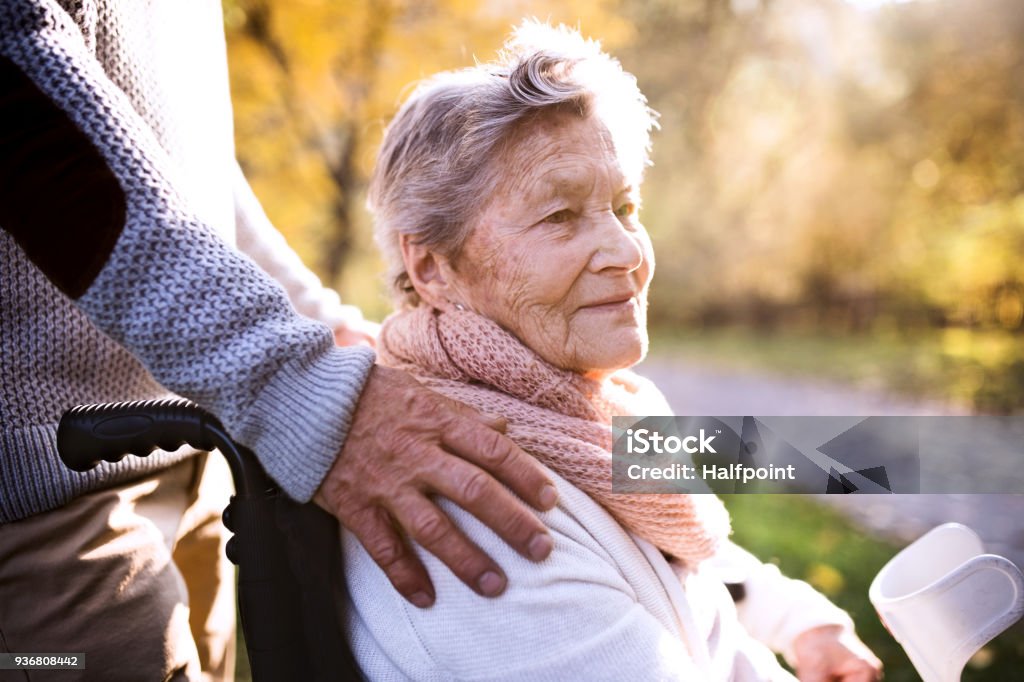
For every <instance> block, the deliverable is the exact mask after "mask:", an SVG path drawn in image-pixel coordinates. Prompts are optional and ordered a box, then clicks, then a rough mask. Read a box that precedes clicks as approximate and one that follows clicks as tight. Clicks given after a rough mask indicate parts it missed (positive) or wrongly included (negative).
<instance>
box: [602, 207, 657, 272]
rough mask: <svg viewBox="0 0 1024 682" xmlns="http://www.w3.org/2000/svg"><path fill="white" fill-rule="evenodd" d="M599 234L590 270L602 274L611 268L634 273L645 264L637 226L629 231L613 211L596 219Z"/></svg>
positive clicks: (604, 213)
mask: <svg viewBox="0 0 1024 682" xmlns="http://www.w3.org/2000/svg"><path fill="white" fill-rule="evenodd" d="M595 220H596V221H597V223H598V224H597V225H596V227H597V230H596V232H597V234H596V241H595V246H596V247H597V248H596V249H595V250H594V253H593V255H592V256H591V258H590V269H591V270H593V271H594V272H601V271H602V270H606V269H609V268H613V269H616V270H625V271H626V272H633V271H634V270H636V269H638V268H639V267H640V266H641V265H643V262H644V251H643V249H642V248H641V246H640V235H639V232H638V230H642V229H643V228H642V227H639V226H635V227H633V228H629V229H627V228H626V226H625V225H623V224H622V221H621V220H620V219H619V218H618V216H616V215H615V213H613V212H612V211H610V210H609V211H604V212H602V213H601V215H600V216H597V217H595Z"/></svg>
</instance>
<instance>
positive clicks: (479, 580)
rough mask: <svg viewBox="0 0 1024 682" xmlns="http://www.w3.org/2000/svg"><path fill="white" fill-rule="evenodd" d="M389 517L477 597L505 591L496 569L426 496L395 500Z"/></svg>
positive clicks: (494, 595)
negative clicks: (392, 516)
mask: <svg viewBox="0 0 1024 682" xmlns="http://www.w3.org/2000/svg"><path fill="white" fill-rule="evenodd" d="M392 514H393V515H394V517H395V520H396V521H398V523H399V524H400V525H401V527H402V529H403V530H404V531H405V532H406V533H407V534H408V535H409V537H411V538H412V539H413V540H415V541H416V542H418V543H419V544H420V545H422V546H423V548H424V549H426V550H427V551H428V552H430V553H431V554H433V555H434V556H436V557H437V558H438V559H440V560H441V562H442V563H443V564H444V565H445V566H447V567H448V568H449V569H451V571H452V573H454V574H455V575H456V577H458V579H459V580H461V581H462V582H464V583H465V584H466V585H467V586H468V587H469V588H470V589H472V590H473V591H475V592H476V593H477V594H480V595H483V596H485V597H496V596H498V595H499V594H501V593H502V592H503V591H504V590H505V585H506V583H507V580H506V578H505V575H504V573H503V572H502V570H501V569H500V568H499V567H498V565H497V564H496V563H494V561H492V560H491V558H490V557H489V556H487V554H485V553H484V552H483V550H481V549H480V548H479V547H477V546H476V545H475V544H473V543H472V542H471V541H470V540H469V539H468V538H467V537H466V536H465V535H463V533H462V531H460V530H459V529H458V528H457V527H456V526H455V524H454V523H452V520H451V519H450V518H448V515H447V514H445V513H444V511H442V510H441V509H440V508H439V507H438V506H437V505H436V504H434V503H433V502H432V501H431V500H429V499H428V498H427V497H426V496H425V495H422V494H419V493H407V494H405V495H403V496H402V497H400V498H398V499H396V500H394V501H393V506H392Z"/></svg>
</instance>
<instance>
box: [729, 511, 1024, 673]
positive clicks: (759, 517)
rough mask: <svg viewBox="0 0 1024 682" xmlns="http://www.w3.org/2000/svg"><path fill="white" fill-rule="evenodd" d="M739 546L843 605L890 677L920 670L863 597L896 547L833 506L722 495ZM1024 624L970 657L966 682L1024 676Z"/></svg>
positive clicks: (1018, 625) (866, 597) (866, 596)
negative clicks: (879, 538) (848, 518)
mask: <svg viewBox="0 0 1024 682" xmlns="http://www.w3.org/2000/svg"><path fill="white" fill-rule="evenodd" d="M722 499H723V500H724V501H725V503H726V506H727V507H728V508H729V511H730V513H731V515H732V520H733V528H734V534H733V538H734V539H735V540H736V542H737V543H738V544H740V545H741V546H743V547H745V548H747V549H748V550H750V551H751V552H753V553H754V554H756V555H757V556H758V557H759V558H761V559H762V560H764V561H771V562H773V563H776V564H778V566H779V568H780V569H781V570H782V572H783V573H784V574H785V575H788V576H790V577H793V578H800V579H803V580H807V581H808V582H810V583H811V584H812V585H814V586H815V587H816V588H817V589H818V590H819V591H821V592H823V593H824V594H825V595H826V596H828V597H829V598H830V599H831V600H832V601H833V602H835V603H836V604H837V605H839V606H841V607H842V608H844V609H846V610H847V611H848V612H849V613H850V615H851V616H852V617H853V619H854V622H855V623H856V625H857V632H858V634H859V635H860V637H861V639H862V640H864V642H865V643H866V644H867V645H868V646H869V647H871V649H872V651H874V652H875V654H876V655H877V656H878V657H879V658H880V659H881V660H882V662H883V663H884V664H885V679H886V681H887V682H903V681H904V680H905V681H906V682H913V681H916V680H919V679H920V678H919V677H918V675H917V673H916V672H915V671H914V669H913V666H911V664H910V661H909V660H908V659H907V657H906V654H904V652H903V649H902V648H901V647H900V646H899V644H897V643H896V641H895V640H894V639H893V638H892V636H891V635H890V634H889V633H888V631H886V629H885V628H884V626H883V625H882V624H881V621H879V619H878V616H877V615H876V614H875V611H874V608H873V607H872V606H871V603H870V602H869V601H868V587H869V586H870V584H871V581H872V580H873V579H874V577H875V575H877V573H878V571H879V570H881V568H882V566H883V565H884V564H885V563H886V562H887V561H888V560H889V559H890V558H892V556H893V555H894V554H895V553H896V552H897V551H898V548H897V547H894V546H892V545H890V544H888V543H886V542H883V541H880V540H878V539H876V538H874V537H872V536H869V535H867V534H866V533H864V532H862V531H860V530H859V529H858V528H856V527H855V526H854V525H852V524H851V523H850V522H848V521H847V520H845V519H844V518H843V517H842V516H840V515H838V514H836V513H835V512H833V511H831V510H829V509H825V508H822V507H821V506H820V505H818V504H817V503H816V502H814V501H813V499H811V498H807V497H803V496H800V495H724V496H723V498H722ZM1022 670H1024V626H1022V624H1021V623H1018V624H1017V626H1015V628H1012V629H1011V630H1009V631H1007V632H1005V633H1003V634H1002V635H1001V636H1000V637H998V638H996V639H995V640H994V641H993V642H992V643H991V644H989V645H988V646H986V647H985V648H984V649H983V650H982V651H981V652H980V653H979V655H977V656H975V658H974V659H973V660H972V662H971V663H970V664H969V666H968V668H967V670H966V671H965V673H964V676H963V679H964V682H983V681H984V682H988V681H992V682H996V681H999V682H1005V681H1006V680H1019V679H1021V671H1022Z"/></svg>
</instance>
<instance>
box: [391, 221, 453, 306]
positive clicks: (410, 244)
mask: <svg viewBox="0 0 1024 682" xmlns="http://www.w3.org/2000/svg"><path fill="white" fill-rule="evenodd" d="M398 239H399V245H400V246H401V249H402V260H403V261H404V262H405V271H406V272H407V273H408V274H409V281H410V282H412V286H413V288H414V289H416V293H417V294H419V295H420V298H421V299H423V301H424V302H426V303H427V304H429V305H431V306H433V307H434V308H438V309H440V310H447V309H448V308H450V307H451V306H452V303H451V300H450V299H451V297H452V294H453V293H454V292H453V290H452V287H451V283H450V282H449V279H450V276H451V267H450V265H449V264H448V259H447V258H446V257H444V256H442V255H440V254H438V253H436V252H434V251H432V250H431V249H430V248H429V247H427V246H425V245H423V244H417V243H416V242H415V240H414V238H413V235H409V234H401V235H399V237H398Z"/></svg>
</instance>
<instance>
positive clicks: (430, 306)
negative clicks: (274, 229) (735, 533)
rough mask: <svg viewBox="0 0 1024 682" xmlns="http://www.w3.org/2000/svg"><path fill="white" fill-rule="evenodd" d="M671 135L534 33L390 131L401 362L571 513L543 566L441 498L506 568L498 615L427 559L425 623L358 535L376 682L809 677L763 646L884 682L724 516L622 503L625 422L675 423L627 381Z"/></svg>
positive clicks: (426, 90)
mask: <svg viewBox="0 0 1024 682" xmlns="http://www.w3.org/2000/svg"><path fill="white" fill-rule="evenodd" d="M652 126H653V118H652V112H651V111H650V110H649V109H648V108H647V106H646V103H645V100H644V98H643V96H642V95H641V94H640V92H639V91H638V89H637V87H636V84H635V81H634V79H633V78H632V77H631V76H629V75H628V74H626V73H624V72H623V70H622V69H621V67H620V66H619V64H618V63H617V62H616V61H614V60H612V59H611V58H610V57H608V56H607V55H605V54H603V53H602V52H601V51H600V49H599V46H598V45H597V44H595V43H592V42H588V41H584V40H583V39H582V38H581V37H580V36H579V35H578V34H576V33H574V32H571V31H568V30H566V29H553V28H550V27H547V26H544V25H539V24H534V23H527V24H524V25H523V26H522V27H521V28H520V29H519V30H518V31H517V32H516V34H515V35H514V36H513V38H512V39H511V40H510V42H509V43H508V44H507V45H506V49H505V51H504V52H503V53H502V54H501V56H500V58H499V60H498V61H497V62H496V63H493V64H481V65H478V66H476V67H473V68H470V69H466V70H462V71H457V72H451V73H442V74H439V75H437V76H435V77H434V78H432V79H430V80H428V81H426V82H425V83H423V84H422V85H421V86H420V87H419V88H418V89H417V90H416V91H415V92H414V93H413V94H412V96H411V97H410V98H409V100H408V101H407V102H406V103H405V105H404V106H403V107H402V109H401V111H399V113H398V115H397V116H396V117H395V119H394V121H393V122H392V124H391V126H390V127H389V129H388V131H387V134H386V136H385V140H384V144H383V148H382V149H381V152H380V156H379V159H378V165H377V169H376V174H375V177H374V180H373V185H372V189H371V208H372V210H373V212H374V215H375V220H376V230H377V238H378V242H379V244H380V246H381V248H382V249H383V251H384V253H385V256H386V258H387V259H388V261H389V263H390V265H391V266H392V268H393V270H394V272H393V282H394V286H395V292H396V295H397V297H398V298H399V302H400V308H401V309H400V311H399V312H397V313H395V314H394V315H392V316H391V317H390V318H389V319H388V320H387V321H386V322H385V324H384V327H383V330H382V333H381V336H380V339H379V342H378V343H379V352H380V358H381V361H382V362H383V363H384V364H387V365H391V366H394V367H400V368H402V369H405V370H408V371H409V372H411V373H413V374H414V375H416V376H417V377H419V378H420V379H421V380H422V381H423V382H424V383H425V384H426V385H427V386H429V387H431V388H433V389H435V390H437V391H440V392H441V393H443V394H445V395H448V396H450V397H453V398H456V399H458V400H461V401H463V402H466V403H469V404H470V405H473V406H475V407H477V408H478V409H481V410H483V411H485V412H489V413H493V414H499V415H503V416H504V417H506V418H507V420H508V434H509V435H510V436H511V437H512V438H513V439H514V440H516V441H517V442H518V443H519V444H520V445H521V446H522V447H523V448H524V449H526V450H527V451H529V452H530V453H532V454H533V455H535V456H536V457H537V458H538V459H539V460H540V461H541V462H543V463H544V464H545V465H546V466H547V467H549V468H550V469H551V471H552V472H553V474H552V475H553V477H554V479H555V480H556V481H557V483H558V486H559V493H560V503H559V506H558V507H557V508H556V509H554V510H552V511H550V512H547V513H545V514H544V515H543V517H542V519H543V521H544V522H545V523H546V524H547V525H548V526H549V528H550V529H551V536H552V538H553V541H554V548H553V551H552V554H551V556H550V558H548V559H547V560H546V561H544V562H543V563H540V564H534V563H531V562H530V561H527V560H524V559H522V558H521V557H519V556H518V555H517V554H516V553H515V552H514V551H512V550H511V549H510V548H509V547H507V546H506V545H504V544H503V543H502V542H501V540H500V539H499V538H498V537H497V536H496V535H494V534H493V533H492V532H491V531H490V530H489V529H488V528H487V527H486V526H484V525H483V524H482V523H480V522H479V521H478V520H476V519H475V518H474V517H472V516H470V515H469V514H466V513H464V512H462V510H460V509H458V508H457V507H455V506H454V505H451V504H449V503H447V502H446V501H443V500H442V501H441V505H442V506H443V507H444V508H445V509H446V510H447V511H448V512H449V513H450V514H451V515H452V517H453V518H455V519H456V520H457V522H458V525H459V529H460V530H459V531H457V532H462V533H465V534H466V535H467V536H469V537H470V538H471V539H472V540H473V541H475V542H476V543H477V544H478V545H480V546H481V547H482V548H483V549H485V550H486V551H488V552H489V553H490V554H491V555H492V556H494V557H495V558H497V559H498V560H499V562H500V563H501V564H502V565H503V566H504V567H505V568H506V569H507V571H508V578H509V583H508V589H507V591H506V593H505V594H504V595H503V596H502V597H500V598H499V599H496V600H488V599H485V598H482V597H479V596H478V595H477V594H475V593H474V592H473V591H472V590H470V589H469V588H467V587H466V586H465V585H463V584H462V583H461V582H459V580H457V579H456V578H455V577H454V576H453V575H452V574H451V573H449V572H448V571H447V570H445V569H444V567H443V566H442V565H441V564H439V563H438V562H437V560H436V559H434V558H433V557H432V556H430V555H429V554H427V553H425V552H422V551H420V549H419V548H416V551H418V552H419V553H420V555H421V557H422V559H423V561H424V563H425V564H426V565H427V566H428V569H429V570H430V572H431V577H432V578H433V581H434V584H435V586H436V589H437V598H436V603H435V604H434V605H433V606H432V607H430V608H428V609H417V608H414V607H411V606H410V605H409V604H407V603H406V602H405V601H404V600H403V599H402V598H401V597H400V596H399V595H398V594H397V593H396V592H394V591H393V590H392V589H390V587H389V585H388V583H387V578H386V577H385V575H384V573H383V572H381V570H380V569H379V568H378V567H377V565H376V564H375V563H374V561H373V560H372V559H371V558H370V557H369V555H368V554H367V553H366V551H365V550H364V549H363V548H362V547H361V546H360V545H359V543H358V541H357V540H356V539H354V537H353V536H351V535H348V534H347V535H345V537H344V549H345V552H346V560H347V566H346V579H347V583H348V588H349V592H350V594H351V598H352V604H351V607H350V608H349V610H348V615H347V619H348V634H349V638H350V642H351V644H352V647H353V649H354V651H355V653H356V657H357V659H358V661H359V663H360V665H361V666H362V667H363V669H364V671H365V672H366V674H367V675H368V676H369V677H370V678H371V679H388V680H390V679H404V678H409V679H415V680H434V679H437V680H441V679H444V680H449V679H508V680H526V679H529V680H538V679H550V680H574V679H581V680H584V679H585V680H592V679H607V680H622V679H637V680H654V679H657V680H662V679H686V680H760V679H769V680H781V679H792V677H791V676H790V675H789V673H787V672H786V671H785V670H784V669H783V668H782V667H781V666H780V665H779V663H778V662H777V659H776V658H775V656H774V655H773V654H772V653H771V652H770V651H769V649H768V648H766V646H765V645H763V644H761V643H759V642H757V641H755V640H754V639H753V636H756V637H758V638H759V639H761V640H763V641H766V642H767V643H768V644H770V645H773V646H774V647H775V648H776V649H778V650H781V651H783V652H785V653H786V655H787V657H788V659H789V660H790V662H791V663H793V664H794V665H795V666H796V667H797V669H798V672H799V674H800V675H801V677H803V678H804V679H808V680H809V679H821V680H824V679H841V680H845V681H847V682H855V681H862V680H863V681H866V680H871V679H874V678H875V675H876V672H877V670H878V668H879V664H878V662H877V660H876V659H875V658H874V657H873V656H872V655H871V653H870V652H869V651H867V649H866V648H865V647H864V646H863V645H862V644H860V642H859V641H858V640H857V639H856V637H855V636H854V635H853V633H852V625H851V622H850V620H849V618H848V617H847V616H846V615H845V614H844V613H843V612H842V611H840V610H838V609H837V608H835V607H833V606H832V605H830V604H829V603H828V602H827V601H826V600H825V599H824V598H823V597H821V596H820V595H818V594H817V593H815V592H814V591H813V590H811V589H810V588H809V587H808V586H807V585H806V584H804V583H799V582H796V581H790V580H788V579H786V578H783V577H782V576H780V575H779V574H778V572H777V571H776V570H775V569H774V568H772V567H768V566H765V565H763V564H761V563H760V562H758V561H757V560H755V559H753V557H751V556H750V555H747V554H743V553H742V551H741V550H738V548H736V547H735V546H734V545H731V544H730V543H729V542H728V540H727V535H728V533H729V521H728V516H727V514H726V512H725V509H724V507H723V506H722V505H721V503H720V501H719V500H718V499H717V498H716V497H714V496H712V495H615V494H612V493H611V464H610V462H611V458H610V457H611V456H610V449H611V427H610V423H611V417H612V415H615V414H623V415H629V414H637V415H640V414H668V413H669V408H668V406H667V405H666V403H665V401H664V399H663V397H662V396H661V394H660V393H659V392H658V391H657V389H655V387H654V386H653V385H651V384H650V383H648V382H646V381H644V380H643V379H641V378H640V377H638V376H636V375H634V374H632V373H630V372H628V371H626V368H628V367H630V366H632V365H634V364H635V363H637V362H638V361H639V360H640V359H642V358H643V357H644V354H645V352H646V350H647V330H646V310H647V291H648V285H649V283H650V281H651V275H652V273H653V268H654V257H653V253H652V250H651V243H650V240H649V239H648V237H647V233H646V232H645V230H644V228H643V226H642V225H641V224H640V222H639V220H638V216H637V210H638V207H639V205H640V192H639V190H640V182H641V179H642V176H643V171H644V166H645V164H646V163H647V148H648V142H649V131H650V129H651V128H652ZM396 407H398V408H399V409H400V406H396ZM433 492H439V493H443V492H444V491H424V494H428V493H433ZM728 553H732V554H734V555H737V556H739V559H738V561H740V562H741V563H745V564H746V567H747V574H748V580H747V593H748V594H747V596H746V598H744V599H743V600H741V601H740V602H739V609H740V612H741V615H743V620H744V622H745V624H746V626H747V627H746V628H744V626H743V625H741V623H740V618H738V617H737V607H736V606H735V605H734V603H733V601H732V599H731V598H730V596H729V593H728V592H727V590H726V588H725V586H724V584H723V583H722V581H721V580H720V579H719V578H718V577H717V576H716V574H715V572H714V570H713V566H714V564H715V561H719V560H720V559H721V557H722V556H723V555H724V554H728ZM711 558H715V561H708V559H711ZM733 561H736V559H733ZM493 579H494V580H500V578H499V577H498V576H496V575H495V576H493ZM744 612H749V613H744Z"/></svg>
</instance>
